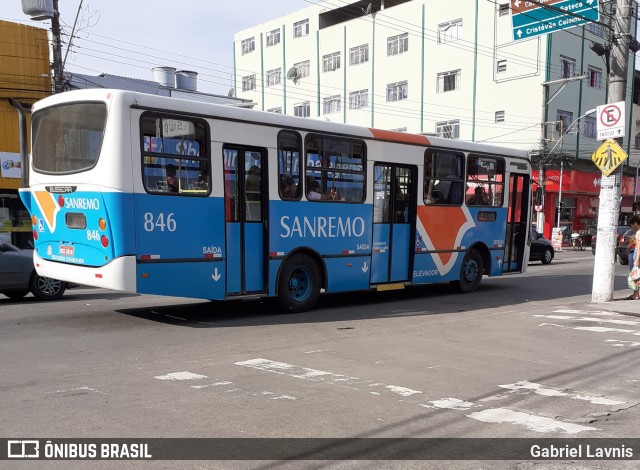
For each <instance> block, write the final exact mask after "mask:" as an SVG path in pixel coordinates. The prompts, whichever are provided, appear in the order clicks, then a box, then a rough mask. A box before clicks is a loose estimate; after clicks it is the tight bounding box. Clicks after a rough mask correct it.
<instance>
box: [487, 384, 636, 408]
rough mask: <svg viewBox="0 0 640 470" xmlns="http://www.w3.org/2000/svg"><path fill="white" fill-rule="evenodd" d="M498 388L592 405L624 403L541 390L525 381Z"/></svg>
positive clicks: (552, 390) (540, 386) (545, 389)
mask: <svg viewBox="0 0 640 470" xmlns="http://www.w3.org/2000/svg"><path fill="white" fill-rule="evenodd" d="M498 387H501V388H506V389H509V390H513V391H517V390H531V391H533V392H534V393H536V394H537V395H543V396H545V397H568V398H571V399H573V400H584V401H588V402H591V403H592V404H594V405H622V404H624V403H626V402H624V401H618V400H612V399H610V398H605V397H593V396H588V395H578V394H576V393H567V392H562V391H560V390H554V389H551V388H543V386H542V385H540V384H537V383H533V382H529V381H527V380H520V381H518V382H516V383H513V384H507V385H498Z"/></svg>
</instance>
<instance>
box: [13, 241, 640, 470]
mask: <svg viewBox="0 0 640 470" xmlns="http://www.w3.org/2000/svg"><path fill="white" fill-rule="evenodd" d="M626 273H627V267H626V266H619V265H618V266H617V268H616V288H617V289H624V288H625V285H626V280H625V276H626ZM592 277H593V256H592V255H591V253H590V252H589V251H585V252H577V253H576V252H564V253H559V254H557V256H556V259H555V260H554V261H553V263H552V264H551V265H548V266H543V265H541V264H540V263H539V262H536V263H532V264H530V265H529V269H528V272H527V273H526V274H524V275H517V276H505V277H502V278H495V279H486V278H485V279H484V280H483V284H482V286H481V288H480V290H479V291H477V292H475V293H473V294H465V295H461V294H456V293H453V291H452V290H451V289H450V288H449V286H448V285H438V286H429V287H425V288H414V289H408V290H406V291H400V292H390V293H357V294H352V293H351V294H344V295H326V296H324V297H322V298H321V301H320V303H319V305H318V306H317V308H316V309H315V310H314V311H312V312H308V313H302V314H295V315H288V314H280V313H277V312H276V310H275V309H274V306H273V304H271V303H269V302H260V301H254V300H252V301H240V302H231V303H228V304H223V303H214V302H204V301H194V300H187V299H178V298H167V297H158V296H138V295H129V294H123V293H117V292H109V291H104V290H99V289H88V288H80V289H73V290H69V291H67V293H66V294H65V296H64V298H63V300H61V301H58V302H51V303H41V302H37V301H35V299H33V298H32V297H27V298H26V299H24V300H23V301H20V302H17V301H12V300H10V299H7V298H4V297H3V298H1V299H0V358H1V359H0V377H1V378H2V379H1V380H0V403H2V405H0V429H1V430H2V432H1V433H0V436H4V437H5V438H12V439H13V438H20V437H38V438H88V437H99V438H123V437H132V438H139V437H156V438H157V437H167V438H174V437H201V438H211V437H241V438H251V437H261V438H265V437H268V438H271V437H285V438H286V437H309V438H343V437H356V438H389V437H394V438H405V437H412V438H421V437H429V438H435V437H438V438H440V437H442V438H444V437H448V438H480V437H482V438H488V437H495V438H511V437H523V438H524V437H526V438H533V439H544V438H555V437H562V438H574V437H576V438H611V437H620V438H637V437H640V432H639V431H638V430H639V429H640V413H639V412H638V408H639V407H638V406H637V405H638V403H640V361H639V359H640V338H639V337H638V336H640V318H637V317H633V316H627V315H618V314H615V312H611V311H609V310H611V309H608V310H605V309H602V308H601V307H600V306H598V305H596V304H589V302H588V300H589V299H590V292H591V283H592ZM617 297H620V295H618V296H617ZM638 452H640V449H638ZM636 455H638V454H636ZM12 463H15V462H12ZM43 463H44V462H39V464H43ZM635 463H637V461H636V462H635ZM21 464H22V463H21ZM48 464H49V465H50V468H59V466H60V462H58V463H57V464H56V465H53V463H52V462H49V463H48ZM77 464H79V463H77V462H75V463H73V462H65V468H71V467H73V466H74V465H77ZM86 464H87V462H84V463H83V465H78V466H77V468H86V467H87V465H86ZM95 464H96V468H122V467H123V465H124V466H126V465H127V464H125V463H122V462H100V463H98V462H95ZM99 464H100V465H99ZM294 464H295V465H294ZM436 464H438V465H442V468H494V467H503V468H536V469H540V468H576V467H574V466H571V467H564V466H557V465H564V464H566V462H564V463H562V462H560V463H550V462H547V463H546V464H545V463H540V462H538V463H536V464H535V467H529V465H534V464H531V463H527V462H525V461H522V462H500V463H496V462H493V463H492V464H491V465H489V464H487V463H482V464H471V463H469V462H454V463H447V464H446V465H445V464H444V463H443V462H439V463H437V462H433V461H426V462H425V461H423V462H409V461H403V462H394V466H395V467H396V468H436V467H437V466H438V465H436ZM632 464H633V462H631V463H629V462H619V461H618V462H603V461H599V462H597V465H596V464H595V463H593V462H586V463H585V462H581V463H580V465H581V466H582V468H596V467H597V468H625V465H628V466H627V467H626V468H637V467H635V466H634V465H632ZM33 465H35V463H34V464H33ZM98 465H99V466H98ZM129 465H131V468H136V465H141V464H140V463H137V464H135V465H134V464H129ZM189 465H191V464H189ZM474 465H475V466H474ZM545 465H546V466H545ZM589 465H596V466H595V467H591V466H589ZM227 466H234V467H236V468H248V467H252V468H276V467H280V466H282V464H281V463H280V464H277V463H268V462H267V463H265V462H252V463H251V464H250V463H249V462H235V464H233V463H230V462H224V463H222V462H218V463H215V464H211V465H202V466H199V465H195V467H196V468H214V467H215V468H223V467H227ZM288 466H289V467H290V468H318V467H321V466H323V467H324V466H327V467H336V468H340V467H353V468H362V467H365V466H369V467H370V466H376V467H378V468H387V467H388V466H389V462H385V463H384V464H383V463H381V462H373V463H372V462H369V465H366V464H365V463H364V462H362V461H360V462H357V461H356V462H350V463H349V462H335V461H334V462H324V463H319V462H315V463H313V464H312V463H310V462H297V463H292V462H290V463H289V464H288ZM38 467H42V465H37V467H36V466H34V467H33V468H38ZM162 467H163V468H169V467H170V468H184V467H185V462H164V464H163V465H162ZM25 468H26V467H25ZM73 468H76V467H73Z"/></svg>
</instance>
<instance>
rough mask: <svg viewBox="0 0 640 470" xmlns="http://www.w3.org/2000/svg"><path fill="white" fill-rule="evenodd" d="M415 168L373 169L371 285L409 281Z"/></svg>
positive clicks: (411, 261)
mask: <svg viewBox="0 0 640 470" xmlns="http://www.w3.org/2000/svg"><path fill="white" fill-rule="evenodd" d="M416 174H417V169H416V168H415V167H408V166H401V165H391V164H386V163H378V164H376V165H375V167H374V178H375V181H374V206H373V207H374V209H373V246H372V247H371V249H372V255H371V283H372V284H384V283H394V282H404V281H408V280H410V279H411V275H410V274H411V269H413V257H412V253H413V248H414V244H415V242H414V240H415V227H416V222H415V220H416V214H415V207H416V187H415V175H416Z"/></svg>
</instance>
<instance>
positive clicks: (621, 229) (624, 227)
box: [591, 225, 629, 264]
mask: <svg viewBox="0 0 640 470" xmlns="http://www.w3.org/2000/svg"><path fill="white" fill-rule="evenodd" d="M627 230H629V226H628V225H618V228H617V229H616V246H615V255H618V246H619V243H620V237H622V236H623V235H624V233H625V232H626V231H627ZM596 241H597V240H596V236H595V235H593V236H592V237H591V253H593V254H594V255H595V254H596ZM622 264H627V263H622Z"/></svg>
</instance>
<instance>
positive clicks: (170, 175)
mask: <svg viewBox="0 0 640 470" xmlns="http://www.w3.org/2000/svg"><path fill="white" fill-rule="evenodd" d="M165 172H166V174H167V177H166V181H167V187H168V189H169V192H172V193H177V192H178V181H177V180H176V167H175V165H172V164H169V165H167V166H166V167H165Z"/></svg>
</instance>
